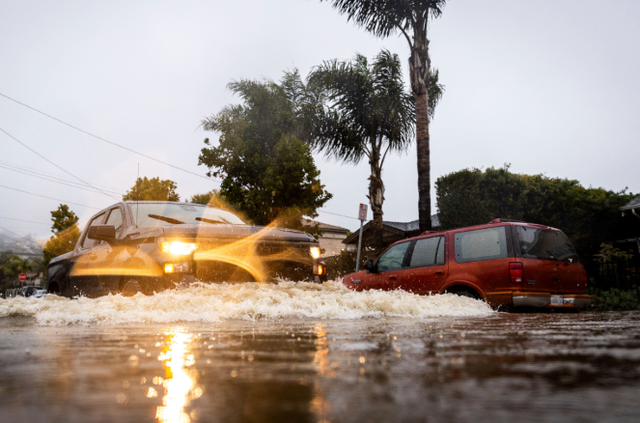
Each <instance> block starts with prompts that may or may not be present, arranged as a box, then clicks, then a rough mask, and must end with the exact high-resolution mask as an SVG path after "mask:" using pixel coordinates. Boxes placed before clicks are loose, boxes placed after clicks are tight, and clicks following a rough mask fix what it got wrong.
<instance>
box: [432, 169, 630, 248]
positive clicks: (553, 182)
mask: <svg viewBox="0 0 640 423" xmlns="http://www.w3.org/2000/svg"><path fill="white" fill-rule="evenodd" d="M436 190H437V198H438V209H439V211H438V217H439V219H440V223H441V225H442V228H443V229H450V228H456V227H463V226H470V225H476V224H481V223H487V222H489V221H491V220H493V219H496V218H505V219H515V220H523V221H526V222H530V223H539V224H542V225H547V226H551V227H555V228H558V229H561V230H562V231H563V232H565V233H566V234H567V236H568V237H569V238H570V239H571V242H572V243H573V244H574V246H575V247H576V249H577V250H578V253H579V255H580V256H581V257H582V258H583V259H588V258H590V257H591V256H592V255H593V254H595V253H596V252H598V250H599V248H600V244H601V243H602V242H606V241H615V240H616V239H620V238H625V235H624V234H625V230H627V228H625V227H624V226H623V223H622V219H621V216H620V212H619V210H620V207H622V206H623V205H624V204H626V203H628V202H629V201H630V200H631V199H633V198H634V197H635V196H634V195H633V194H627V193H626V192H624V191H622V192H613V191H608V190H605V189H602V188H584V187H582V186H581V185H580V183H579V182H578V181H576V180H570V179H560V178H547V177H545V176H543V175H520V174H515V173H511V172H509V167H508V165H507V166H505V167H504V168H501V169H494V168H489V169H487V170H486V171H484V172H483V171H481V170H478V169H464V170H461V171H458V172H454V173H451V174H449V175H445V176H442V177H440V178H438V180H437V181H436Z"/></svg>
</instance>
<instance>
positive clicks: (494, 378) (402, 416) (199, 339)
mask: <svg viewBox="0 0 640 423" xmlns="http://www.w3.org/2000/svg"><path fill="white" fill-rule="evenodd" d="M638 416H640V313H638V312H627V313H589V312H587V313H580V314H510V313H497V312H494V311H492V310H491V309H489V308H488V307H487V306H486V304H484V303H481V302H477V301H474V300H471V299H468V298H460V297H456V296H453V295H444V296H433V297H417V296H413V295H411V294H408V293H401V292H395V293H382V292H371V293H352V292H349V291H345V290H343V289H342V288H341V286H340V285H339V284H337V283H336V284H332V283H329V284H327V285H326V286H320V287H319V286H317V285H313V284H294V283H283V284H278V285H270V286H261V285H257V284H236V285H222V286H220V285H218V286H213V287H212V286H201V287H192V288H189V289H184V290H179V291H171V292H167V293H162V294H158V295H156V296H151V297H145V296H142V295H140V296H136V297H133V298H125V297H121V296H119V295H116V296H109V297H103V298H99V299H86V298H81V299H76V300H68V299H63V298H58V297H47V298H44V299H42V300H39V299H24V298H14V299H9V300H0V421H1V422H103V421H104V422H113V421H118V422H128V421H131V422H145V421H148V422H153V421H161V422H165V421H166V422H322V423H325V422H369V421H370V422H514V421H517V422H541V421H543V422H546V421H553V422H556V421H563V422H573V421H576V422H603V421H607V422H636V421H638V418H639V417H638Z"/></svg>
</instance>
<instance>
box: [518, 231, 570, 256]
mask: <svg viewBox="0 0 640 423" xmlns="http://www.w3.org/2000/svg"><path fill="white" fill-rule="evenodd" d="M516 232H517V233H518V241H519V244H520V252H521V253H522V257H523V258H537V259H541V260H556V261H568V262H571V263H576V262H578V254H577V253H576V250H575V249H574V248H573V245H571V241H569V238H567V236H566V235H565V234H563V233H562V232H560V231H553V230H550V229H540V228H532V227H529V226H516Z"/></svg>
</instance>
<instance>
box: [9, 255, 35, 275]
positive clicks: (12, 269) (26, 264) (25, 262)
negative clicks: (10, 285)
mask: <svg viewBox="0 0 640 423" xmlns="http://www.w3.org/2000/svg"><path fill="white" fill-rule="evenodd" d="M33 267H34V263H33V262H31V260H29V259H23V258H20V257H18V256H16V255H14V256H11V257H10V258H9V259H8V260H6V261H5V263H4V264H3V265H2V273H3V274H4V275H5V276H10V277H11V276H17V275H19V274H20V273H27V272H29V271H31V269H32V268H33Z"/></svg>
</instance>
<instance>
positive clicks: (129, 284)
mask: <svg viewBox="0 0 640 423" xmlns="http://www.w3.org/2000/svg"><path fill="white" fill-rule="evenodd" d="M138 292H142V286H141V285H140V282H138V281H137V280H135V279H130V280H127V281H125V283H124V285H123V286H122V295H124V296H125V297H133V296H134V295H136V294H137V293H138Z"/></svg>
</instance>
